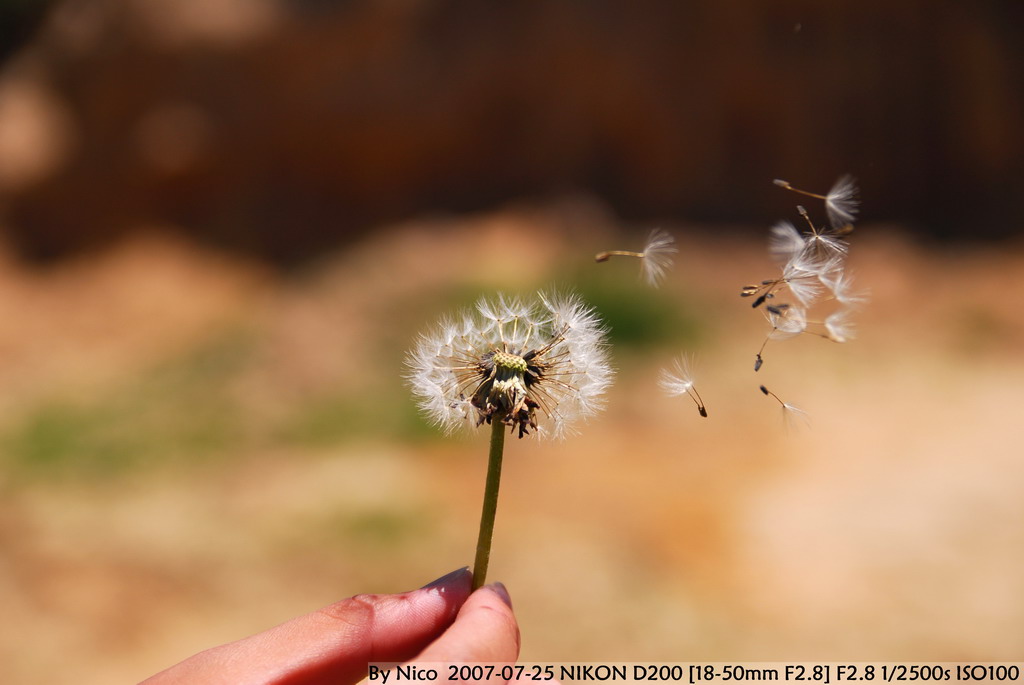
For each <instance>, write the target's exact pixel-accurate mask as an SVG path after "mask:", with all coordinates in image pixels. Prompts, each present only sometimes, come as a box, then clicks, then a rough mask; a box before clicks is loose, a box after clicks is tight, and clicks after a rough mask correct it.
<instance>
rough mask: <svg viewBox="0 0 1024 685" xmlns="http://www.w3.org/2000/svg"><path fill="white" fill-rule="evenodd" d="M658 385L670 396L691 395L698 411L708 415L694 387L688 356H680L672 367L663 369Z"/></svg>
mask: <svg viewBox="0 0 1024 685" xmlns="http://www.w3.org/2000/svg"><path fill="white" fill-rule="evenodd" d="M658 385H659V386H661V389H662V390H664V391H665V393H666V394H667V395H668V396H669V397H677V396H680V395H689V396H690V399H692V400H693V402H694V404H696V405H697V413H699V414H700V415H701V416H703V417H704V418H707V417H708V410H707V408H706V407H705V406H704V400H702V399H701V396H700V393H698V392H697V388H695V387H693V374H691V373H690V361H689V359H687V358H686V357H679V358H677V359H675V360H673V362H672V368H671V369H662V370H661V374H660V376H659V377H658Z"/></svg>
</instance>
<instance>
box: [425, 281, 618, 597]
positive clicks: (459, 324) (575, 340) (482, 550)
mask: <svg viewBox="0 0 1024 685" xmlns="http://www.w3.org/2000/svg"><path fill="white" fill-rule="evenodd" d="M406 365H407V366H408V368H409V371H408V373H407V375H406V378H407V380H408V382H409V385H410V386H411V388H412V391H413V394H414V395H415V397H416V400H417V403H418V404H419V406H420V409H422V410H423V412H424V413H425V414H426V415H427V416H428V417H429V418H430V420H431V421H433V422H434V423H436V424H438V425H439V426H441V427H442V428H443V429H445V430H446V431H449V432H450V431H452V430H454V429H455V428H456V427H457V426H459V425H468V424H472V425H476V426H479V425H481V424H484V423H487V424H489V425H490V426H491V443H490V456H489V459H488V467H487V482H486V487H485V492H484V507H483V513H482V515H481V520H480V534H479V538H478V543H477V554H476V561H475V564H474V570H473V583H474V586H475V587H480V586H482V585H483V584H484V580H485V577H486V574H487V564H488V561H489V558H490V548H491V537H492V535H493V531H494V517H495V512H496V511H497V503H498V486H499V483H500V479H501V459H502V454H503V450H504V443H505V429H506V428H508V429H509V430H510V432H512V433H516V434H518V437H520V438H522V437H523V436H524V435H527V434H529V433H530V432H531V431H533V432H535V433H538V434H551V435H554V436H556V437H560V436H563V435H565V434H566V433H567V432H569V431H570V430H571V427H572V424H573V423H574V422H575V421H576V420H577V419H581V418H584V419H585V418H587V417H590V416H592V415H594V414H595V413H597V412H598V411H600V409H602V408H603V395H604V392H605V390H607V388H608V386H609V385H610V384H611V381H612V375H613V374H612V370H611V367H610V365H609V362H608V354H607V346H606V329H605V327H604V325H603V324H602V323H601V321H600V319H599V318H598V316H597V314H596V313H595V312H594V310H593V309H591V308H590V307H588V306H587V305H585V304H584V303H583V302H582V301H581V300H580V299H579V298H578V297H577V296H575V295H565V296H546V295H544V294H540V295H539V296H538V302H537V303H535V304H527V303H525V302H523V301H521V300H519V299H517V298H509V297H505V296H503V295H499V296H498V297H497V298H495V299H494V300H488V299H481V300H480V301H479V302H477V305H476V308H475V309H474V310H469V311H465V312H462V313H461V314H459V315H458V316H457V317H455V318H446V319H442V321H441V322H440V324H439V325H438V326H437V327H436V328H435V329H434V330H432V331H430V332H429V333H425V334H423V335H421V336H420V337H419V339H418V340H417V342H416V344H415V347H414V348H413V350H412V351H411V352H410V353H409V354H408V356H407V358H406Z"/></svg>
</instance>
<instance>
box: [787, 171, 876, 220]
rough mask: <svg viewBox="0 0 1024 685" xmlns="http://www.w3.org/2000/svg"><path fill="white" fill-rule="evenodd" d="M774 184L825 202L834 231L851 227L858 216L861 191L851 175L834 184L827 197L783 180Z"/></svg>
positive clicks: (842, 177)
mask: <svg viewBox="0 0 1024 685" xmlns="http://www.w3.org/2000/svg"><path fill="white" fill-rule="evenodd" d="M772 182H773V183H774V184H775V185H777V186H779V187H780V188H785V189H786V190H791V191H793V192H794V193H800V194H801V195H806V196H808V197H816V198H818V199H819V200H824V201H825V212H826V213H827V214H828V220H829V223H830V224H832V228H833V229H836V230H839V229H843V228H845V227H847V226H849V225H850V224H852V223H853V220H854V217H855V216H856V215H857V206H858V205H859V204H860V199H859V198H858V194H859V191H858V190H857V181H856V179H854V178H853V176H850V175H849V174H846V175H844V176H841V177H840V178H839V180H837V181H836V182H835V184H833V186H832V188H831V189H829V191H828V194H827V195H820V194H818V193H811V192H808V191H806V190H801V189H799V188H795V187H793V186H792V185H791V184H790V182H789V181H783V180H782V179H781V178H777V179H775V180H774V181H772Z"/></svg>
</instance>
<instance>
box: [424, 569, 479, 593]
mask: <svg viewBox="0 0 1024 685" xmlns="http://www.w3.org/2000/svg"><path fill="white" fill-rule="evenodd" d="M469 576H470V573H469V567H468V566H463V567H462V568H460V569H458V570H456V571H452V572H451V573H446V574H444V575H443V576H441V577H440V578H438V579H437V580H432V581H431V582H429V583H427V584H426V585H424V586H423V587H422V588H420V589H426V588H428V587H452V586H454V585H460V584H463V583H465V582H466V579H468V578H469Z"/></svg>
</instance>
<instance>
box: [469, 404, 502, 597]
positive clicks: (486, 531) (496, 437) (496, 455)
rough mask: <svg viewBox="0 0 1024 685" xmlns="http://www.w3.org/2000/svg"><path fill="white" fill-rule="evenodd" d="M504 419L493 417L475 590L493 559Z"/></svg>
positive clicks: (474, 577) (474, 581)
mask: <svg viewBox="0 0 1024 685" xmlns="http://www.w3.org/2000/svg"><path fill="white" fill-rule="evenodd" d="M503 418H504V417H502V416H500V415H498V414H494V415H493V416H492V417H491V451H490V454H489V455H488V457H487V483H486V485H485V486H484V506H483V511H482V512H481V514H480V535H479V537H478V538H477V541H476V561H474V562H473V589H474V590H476V589H477V588H478V587H482V586H483V584H484V581H485V580H486V579H487V563H488V562H489V561H490V559H491V537H492V536H493V535H494V515H495V513H496V512H497V511H498V486H499V485H500V484H501V457H502V453H503V452H504V451H505V429H506V428H507V426H506V425H505V424H504V423H503V422H502V419H503Z"/></svg>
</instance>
